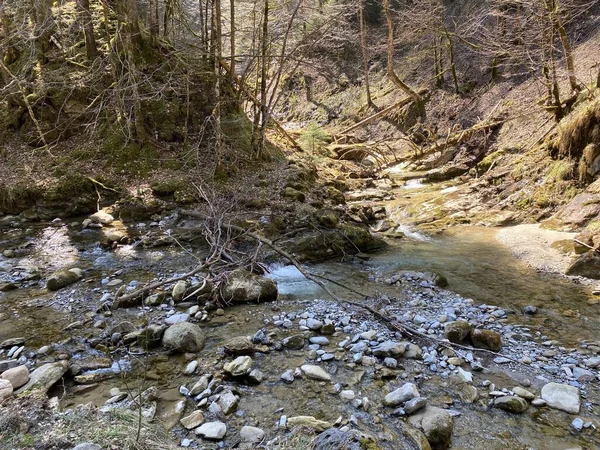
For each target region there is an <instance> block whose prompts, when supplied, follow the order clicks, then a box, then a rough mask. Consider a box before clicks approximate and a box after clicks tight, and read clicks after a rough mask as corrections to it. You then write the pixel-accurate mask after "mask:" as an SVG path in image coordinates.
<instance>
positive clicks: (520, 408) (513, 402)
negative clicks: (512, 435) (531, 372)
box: [494, 395, 527, 414]
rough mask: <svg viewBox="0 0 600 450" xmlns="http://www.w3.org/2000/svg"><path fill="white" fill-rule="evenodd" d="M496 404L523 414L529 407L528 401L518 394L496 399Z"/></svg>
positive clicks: (512, 411) (510, 411) (501, 407)
mask: <svg viewBox="0 0 600 450" xmlns="http://www.w3.org/2000/svg"><path fill="white" fill-rule="evenodd" d="M494 406H495V407H496V408H500V409H502V410H504V411H507V412H509V413H513V414H522V413H524V412H525V410H526V409H527V402H526V401H525V400H524V399H523V398H521V397H517V396H516V395H506V396H504V397H499V398H497V399H496V400H494Z"/></svg>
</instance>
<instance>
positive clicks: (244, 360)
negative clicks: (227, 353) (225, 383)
mask: <svg viewBox="0 0 600 450" xmlns="http://www.w3.org/2000/svg"><path fill="white" fill-rule="evenodd" d="M253 362H254V361H252V358H250V357H249V356H238V357H237V358H235V359H234V360H233V361H231V362H228V363H227V364H225V366H224V367H223V370H225V372H226V373H227V374H229V375H231V376H232V377H241V376H244V375H247V374H248V373H249V372H250V370H251V369H252V364H253Z"/></svg>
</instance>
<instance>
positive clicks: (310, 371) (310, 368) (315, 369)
mask: <svg viewBox="0 0 600 450" xmlns="http://www.w3.org/2000/svg"><path fill="white" fill-rule="evenodd" d="M300 370H302V373H304V375H306V378H310V379H311V380H317V381H331V375H329V374H328V373H327V372H325V371H324V370H323V369H322V368H320V367H319V366H314V365H311V364H304V365H303V366H301V367H300Z"/></svg>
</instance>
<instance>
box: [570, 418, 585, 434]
mask: <svg viewBox="0 0 600 450" xmlns="http://www.w3.org/2000/svg"><path fill="white" fill-rule="evenodd" d="M571 427H572V428H573V429H574V430H575V431H581V430H583V420H582V419H581V418H579V417H577V418H575V419H573V422H571Z"/></svg>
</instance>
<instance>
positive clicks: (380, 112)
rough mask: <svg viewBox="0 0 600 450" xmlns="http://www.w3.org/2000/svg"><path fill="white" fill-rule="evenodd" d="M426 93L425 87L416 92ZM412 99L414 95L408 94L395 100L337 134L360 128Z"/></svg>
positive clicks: (341, 134)
mask: <svg viewBox="0 0 600 450" xmlns="http://www.w3.org/2000/svg"><path fill="white" fill-rule="evenodd" d="M426 93H427V89H421V90H420V91H419V92H418V94H419V95H420V96H422V95H425V94H426ZM414 100H415V99H414V97H411V96H409V97H405V98H403V99H402V100H400V101H399V102H397V103H394V104H393V105H391V106H388V107H387V108H385V109H382V110H381V111H379V112H376V113H375V114H373V115H371V116H369V117H367V118H366V119H363V120H361V121H360V122H358V123H355V124H354V125H352V126H350V127H348V128H346V129H345V130H342V131H340V132H339V133H338V134H339V135H340V136H343V135H345V134H348V133H350V132H351V131H354V130H356V129H357V128H360V127H363V126H365V125H368V124H369V123H371V122H373V121H374V120H375V119H378V118H379V117H382V116H385V115H386V114H387V113H389V112H390V111H393V110H394V109H396V108H400V107H402V106H405V105H408V104H409V103H411V102H413V101H414Z"/></svg>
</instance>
